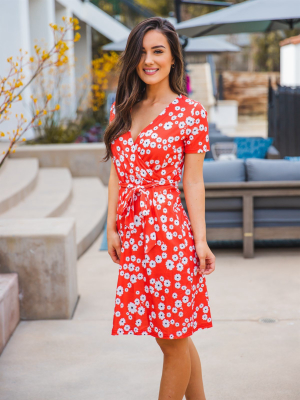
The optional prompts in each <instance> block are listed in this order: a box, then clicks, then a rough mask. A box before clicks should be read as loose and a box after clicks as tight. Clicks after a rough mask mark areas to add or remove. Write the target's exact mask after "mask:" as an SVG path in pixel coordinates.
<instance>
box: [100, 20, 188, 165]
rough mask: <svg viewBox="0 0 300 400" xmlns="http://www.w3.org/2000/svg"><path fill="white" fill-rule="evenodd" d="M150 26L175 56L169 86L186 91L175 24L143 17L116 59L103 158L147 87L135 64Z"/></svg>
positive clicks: (125, 129) (108, 154)
mask: <svg viewBox="0 0 300 400" xmlns="http://www.w3.org/2000/svg"><path fill="white" fill-rule="evenodd" d="M151 29H156V30H158V31H160V32H161V33H163V34H164V35H165V36H166V38H167V40H168V42H169V46H170V48H171V53H172V56H173V57H174V60H175V67H174V68H171V71H170V74H169V84H170V88H171V90H172V91H173V92H175V93H177V94H178V95H179V94H183V95H185V96H186V95H187V93H186V89H185V79H186V77H185V71H184V61H183V57H182V51H181V44H180V42H179V37H178V34H177V32H176V30H175V28H174V26H173V25H172V24H171V22H169V21H168V20H167V19H164V18H161V17H152V18H148V19H145V20H144V21H142V22H140V23H139V24H138V25H136V26H135V27H134V28H133V29H132V31H131V32H130V35H129V36H128V39H127V44H126V48H125V51H124V52H123V53H122V54H121V56H120V58H119V60H118V64H117V67H118V68H119V69H120V75H119V80H118V87H117V92H116V103H115V111H116V114H115V117H114V119H113V121H112V122H111V123H110V124H109V125H108V127H107V128H106V130H105V132H104V143H105V146H106V155H105V157H104V158H103V160H102V161H107V160H108V159H109V158H110V157H111V156H112V152H111V148H110V146H111V142H112V141H113V140H115V139H117V138H118V137H119V136H121V135H123V134H124V133H125V132H128V131H129V130H130V128H131V122H132V121H131V108H132V107H133V106H134V104H136V103H137V102H138V101H140V100H141V99H142V95H143V92H144V91H145V89H146V84H145V82H144V81H142V80H141V78H140V77H139V76H138V74H137V72H136V68H137V66H138V64H139V62H140V59H141V56H142V48H143V38H144V35H145V33H146V32H148V31H150V30H151Z"/></svg>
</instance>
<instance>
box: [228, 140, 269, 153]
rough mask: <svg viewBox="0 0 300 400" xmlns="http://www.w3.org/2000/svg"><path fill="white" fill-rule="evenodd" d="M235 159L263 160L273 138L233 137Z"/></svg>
mask: <svg viewBox="0 0 300 400" xmlns="http://www.w3.org/2000/svg"><path fill="white" fill-rule="evenodd" d="M234 142H235V143H236V145H237V154H236V155H237V158H253V157H254V158H265V157H266V154H267V151H268V148H269V147H270V146H271V144H272V143H273V138H267V139H265V138H261V137H235V138H234Z"/></svg>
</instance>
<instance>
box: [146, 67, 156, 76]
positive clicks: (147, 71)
mask: <svg viewBox="0 0 300 400" xmlns="http://www.w3.org/2000/svg"><path fill="white" fill-rule="evenodd" d="M143 71H144V72H145V74H147V75H154V74H155V73H156V72H157V71H158V68H155V69H154V68H147V69H146V68H143Z"/></svg>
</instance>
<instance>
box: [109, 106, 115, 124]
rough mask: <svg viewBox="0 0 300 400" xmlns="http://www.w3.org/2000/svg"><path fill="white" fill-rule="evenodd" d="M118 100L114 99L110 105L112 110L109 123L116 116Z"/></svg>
mask: <svg viewBox="0 0 300 400" xmlns="http://www.w3.org/2000/svg"><path fill="white" fill-rule="evenodd" d="M115 105H116V102H115V101H114V102H113V103H112V105H111V107H110V112H109V123H111V121H112V120H113V119H114V118H115V114H116V109H115Z"/></svg>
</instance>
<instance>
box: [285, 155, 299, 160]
mask: <svg viewBox="0 0 300 400" xmlns="http://www.w3.org/2000/svg"><path fill="white" fill-rule="evenodd" d="M284 159H285V160H289V161H300V157H289V156H286V157H284Z"/></svg>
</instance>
